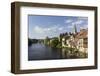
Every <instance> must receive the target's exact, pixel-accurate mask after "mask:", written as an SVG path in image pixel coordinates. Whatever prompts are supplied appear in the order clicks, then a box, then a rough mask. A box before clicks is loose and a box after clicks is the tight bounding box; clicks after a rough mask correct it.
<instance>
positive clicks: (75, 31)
mask: <svg viewBox="0 0 100 76" xmlns="http://www.w3.org/2000/svg"><path fill="white" fill-rule="evenodd" d="M73 33H74V34H76V33H77V27H76V25H74V26H73Z"/></svg>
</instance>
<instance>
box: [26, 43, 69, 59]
mask: <svg viewBox="0 0 100 76" xmlns="http://www.w3.org/2000/svg"><path fill="white" fill-rule="evenodd" d="M69 53H70V51H68V50H65V49H58V48H52V47H50V46H47V45H44V44H43V43H36V44H32V45H31V46H29V48H28V60H29V61H30V60H50V59H68V58H70V56H69Z"/></svg>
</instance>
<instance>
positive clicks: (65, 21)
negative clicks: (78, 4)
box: [28, 15, 88, 39]
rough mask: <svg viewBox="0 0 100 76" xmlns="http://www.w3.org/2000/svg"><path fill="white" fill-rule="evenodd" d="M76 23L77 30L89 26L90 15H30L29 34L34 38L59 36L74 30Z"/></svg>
mask: <svg viewBox="0 0 100 76" xmlns="http://www.w3.org/2000/svg"><path fill="white" fill-rule="evenodd" d="M74 25H76V27H77V31H80V29H82V28H85V29H86V28H87V27H88V17H78V16H43V15H29V16H28V31H29V32H28V35H29V38H32V39H44V38H45V37H47V36H48V37H50V38H52V37H57V36H59V34H60V33H65V32H73V27H74Z"/></svg>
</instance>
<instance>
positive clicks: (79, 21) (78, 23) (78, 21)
mask: <svg viewBox="0 0 100 76" xmlns="http://www.w3.org/2000/svg"><path fill="white" fill-rule="evenodd" d="M83 22H84V21H83V20H77V21H75V22H73V23H72V25H80V24H82V23H83Z"/></svg>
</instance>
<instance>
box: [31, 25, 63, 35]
mask: <svg viewBox="0 0 100 76" xmlns="http://www.w3.org/2000/svg"><path fill="white" fill-rule="evenodd" d="M62 30H63V27H59V26H56V25H55V26H53V27H45V28H43V27H39V26H35V27H34V28H33V32H34V33H37V34H46V33H51V32H52V33H54V32H59V31H62Z"/></svg>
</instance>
